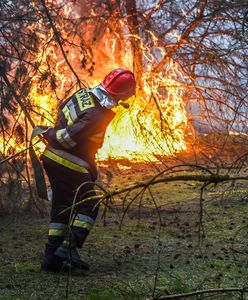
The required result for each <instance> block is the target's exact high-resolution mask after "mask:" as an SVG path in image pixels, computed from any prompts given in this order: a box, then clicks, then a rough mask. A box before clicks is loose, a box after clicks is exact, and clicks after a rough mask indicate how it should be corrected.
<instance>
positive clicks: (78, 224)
mask: <svg viewBox="0 0 248 300" xmlns="http://www.w3.org/2000/svg"><path fill="white" fill-rule="evenodd" d="M71 225H72V226H76V227H81V228H86V229H88V230H91V228H92V225H90V224H89V223H86V222H84V221H81V220H74V222H72V223H71Z"/></svg>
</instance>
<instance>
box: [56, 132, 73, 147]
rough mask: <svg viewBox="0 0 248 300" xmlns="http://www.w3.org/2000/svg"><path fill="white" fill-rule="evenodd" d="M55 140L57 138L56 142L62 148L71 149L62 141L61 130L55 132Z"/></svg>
mask: <svg viewBox="0 0 248 300" xmlns="http://www.w3.org/2000/svg"><path fill="white" fill-rule="evenodd" d="M56 138H57V140H58V142H59V143H60V144H61V145H62V146H63V147H64V148H66V149H70V148H71V146H70V145H68V144H67V143H66V141H65V140H64V138H63V137H62V131H61V130H58V131H57V132H56Z"/></svg>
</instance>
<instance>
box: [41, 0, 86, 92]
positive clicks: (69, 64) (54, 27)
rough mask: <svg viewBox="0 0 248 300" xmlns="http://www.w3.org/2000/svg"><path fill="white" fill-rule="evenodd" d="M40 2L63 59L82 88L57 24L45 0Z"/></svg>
mask: <svg viewBox="0 0 248 300" xmlns="http://www.w3.org/2000/svg"><path fill="white" fill-rule="evenodd" d="M40 2H41V4H42V6H43V7H44V10H45V13H46V16H47V18H48V21H49V23H50V25H51V27H52V29H53V32H54V35H55V38H56V41H57V43H58V44H59V47H60V50H61V52H62V55H63V57H64V59H65V61H66V63H67V65H68V67H69V68H70V70H71V71H72V73H73V74H74V76H75V77H76V79H77V83H78V85H79V87H80V88H81V81H80V78H79V77H78V75H77V73H76V72H75V70H74V69H73V67H72V65H71V63H70V62H69V60H68V57H67V55H66V53H65V50H64V48H63V45H62V42H61V39H60V34H59V32H58V30H57V28H56V26H55V24H54V23H53V20H52V17H51V15H50V13H49V10H48V8H47V6H46V3H45V0H40Z"/></svg>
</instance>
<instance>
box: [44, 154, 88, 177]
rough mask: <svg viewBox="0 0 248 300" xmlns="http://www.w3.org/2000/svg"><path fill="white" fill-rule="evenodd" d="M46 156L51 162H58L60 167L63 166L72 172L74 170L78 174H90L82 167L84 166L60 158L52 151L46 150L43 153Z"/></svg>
mask: <svg viewBox="0 0 248 300" xmlns="http://www.w3.org/2000/svg"><path fill="white" fill-rule="evenodd" d="M43 155H44V156H46V157H48V158H50V159H51V160H53V161H55V162H57V163H58V164H60V165H63V166H65V167H67V168H69V169H71V170H74V171H77V172H80V173H88V171H87V169H86V168H84V167H82V166H79V165H77V164H75V163H73V162H71V161H69V160H66V159H64V158H62V157H60V156H58V155H57V154H55V153H53V152H52V151H50V150H47V149H46V150H45V151H44V153H43Z"/></svg>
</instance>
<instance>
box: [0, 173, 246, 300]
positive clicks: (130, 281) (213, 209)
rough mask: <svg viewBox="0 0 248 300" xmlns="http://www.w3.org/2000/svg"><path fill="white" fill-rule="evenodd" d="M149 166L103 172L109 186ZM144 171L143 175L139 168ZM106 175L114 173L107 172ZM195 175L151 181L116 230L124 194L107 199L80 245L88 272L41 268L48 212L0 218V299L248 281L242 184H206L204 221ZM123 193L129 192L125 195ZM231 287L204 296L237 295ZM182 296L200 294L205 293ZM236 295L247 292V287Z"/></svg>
mask: <svg viewBox="0 0 248 300" xmlns="http://www.w3.org/2000/svg"><path fill="white" fill-rule="evenodd" d="M154 172H155V170H144V169H143V168H139V169H138V170H136V171H135V173H134V171H133V169H127V170H122V169H117V168H116V169H115V171H113V172H112V174H110V173H106V172H105V173H104V174H103V179H104V180H105V182H106V186H108V187H109V188H110V189H114V188H117V187H120V186H126V185H128V184H131V183H134V182H135V181H139V180H141V179H144V178H146V177H149V176H151V175H152V174H153V173H154ZM144 174H145V175H144ZM112 175H113V177H112ZM200 187H201V186H200V185H199V184H198V183H195V182H192V183H178V182H176V183H168V184H159V185H157V186H154V187H153V188H152V192H153V195H154V197H155V199H156V202H157V204H158V206H159V211H160V217H161V222H160V221H159V216H158V214H157V211H156V209H155V208H154V205H153V201H152V199H151V196H149V195H148V194H145V195H144V197H143V200H142V202H141V203H140V202H139V200H137V201H136V202H135V203H134V204H133V205H132V206H131V208H130V209H129V211H128V213H127V215H126V216H125V218H124V221H123V224H122V228H121V230H120V228H119V227H120V222H121V219H122V216H123V208H122V205H121V204H122V200H123V197H120V198H117V199H114V203H113V204H112V205H111V206H112V209H111V210H110V211H109V212H108V214H107V219H106V226H103V220H102V219H101V215H99V218H98V220H97V224H96V226H95V227H94V229H93V231H92V233H91V235H90V237H89V238H88V240H87V243H86V244H85V246H84V248H83V249H82V250H81V254H82V257H83V258H84V259H85V260H86V261H88V262H89V263H90V265H91V269H90V271H89V272H73V273H72V274H51V273H45V272H42V271H41V270H40V261H41V259H42V254H43V249H44V243H45V241H46V233H47V225H48V221H49V219H48V217H46V218H40V217H37V216H35V215H21V216H20V215H11V216H6V217H4V218H2V219H1V220H0V299H1V300H2V299H6V300H7V299H9V300H10V299H67V298H68V299H85V300H96V299H100V300H105V299H106V300H112V299H115V300H124V299H125V300H126V299H127V300H129V299H130V300H133V299H150V298H151V297H152V296H153V295H154V296H159V295H166V294H171V293H183V292H187V291H192V290H198V289H209V288H218V287H224V288H227V287H243V286H248V259H247V257H248V244H247V243H248V221H247V212H248V190H247V187H246V186H245V185H244V184H242V183H238V184H237V185H236V186H235V187H231V188H230V187H229V186H228V185H222V186H219V187H218V186H217V187H214V188H209V189H208V190H207V191H206V193H205V195H204V202H203V209H204V210H203V227H200V223H199V222H200V218H199V191H200ZM127 201H129V200H127ZM239 297H240V295H239V294H237V293H229V294H221V295H216V294H214V295H213V294H211V295H208V298H207V299H216V300H217V299H218V300H222V299H223V300H226V299H230V300H232V299H233V300H236V299H241V298H239ZM189 299H205V298H204V296H200V297H198V298H197V297H193V296H192V297H191V298H189ZM242 299H248V293H246V294H245V295H244V297H243V298H242Z"/></svg>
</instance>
